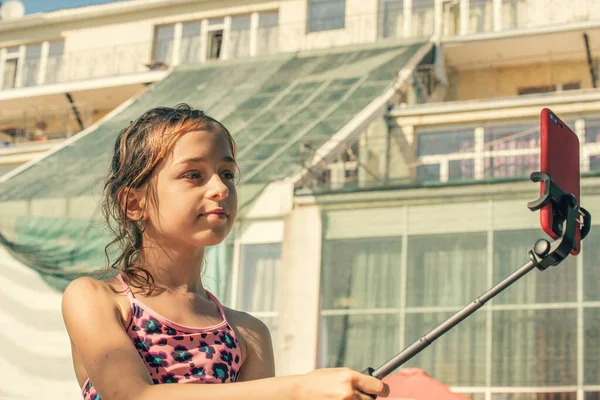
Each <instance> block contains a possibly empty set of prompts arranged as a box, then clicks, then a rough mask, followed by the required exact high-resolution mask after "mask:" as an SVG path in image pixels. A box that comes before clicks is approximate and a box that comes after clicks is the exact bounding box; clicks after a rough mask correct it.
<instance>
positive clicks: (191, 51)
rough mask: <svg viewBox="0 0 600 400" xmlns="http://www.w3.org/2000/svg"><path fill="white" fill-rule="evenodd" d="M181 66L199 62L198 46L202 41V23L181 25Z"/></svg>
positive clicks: (194, 22) (195, 22)
mask: <svg viewBox="0 0 600 400" xmlns="http://www.w3.org/2000/svg"><path fill="white" fill-rule="evenodd" d="M181 25H182V26H181V49H180V56H179V62H180V63H181V64H197V63H199V62H200V44H201V41H202V23H201V22H200V21H191V22H184V23H183V24H181Z"/></svg>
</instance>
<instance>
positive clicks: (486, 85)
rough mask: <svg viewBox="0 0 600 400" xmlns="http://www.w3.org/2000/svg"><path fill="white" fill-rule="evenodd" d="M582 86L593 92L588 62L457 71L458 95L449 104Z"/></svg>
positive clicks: (456, 92)
mask: <svg viewBox="0 0 600 400" xmlns="http://www.w3.org/2000/svg"><path fill="white" fill-rule="evenodd" d="M572 82H579V83H580V86H581V88H582V89H589V88H592V82H591V77H590V72H589V67H588V65H587V62H585V61H583V60H582V61H575V62H564V63H553V62H551V60H549V61H548V62H547V63H538V64H531V65H526V66H518V67H503V68H486V69H480V70H466V71H457V72H456V77H455V80H454V83H455V86H456V87H455V92H454V96H453V97H452V98H449V99H448V100H450V101H452V100H474V99H487V98H493V97H510V96H517V95H518V93H519V90H520V89H524V88H527V87H540V86H550V85H558V84H561V85H563V84H566V83H572Z"/></svg>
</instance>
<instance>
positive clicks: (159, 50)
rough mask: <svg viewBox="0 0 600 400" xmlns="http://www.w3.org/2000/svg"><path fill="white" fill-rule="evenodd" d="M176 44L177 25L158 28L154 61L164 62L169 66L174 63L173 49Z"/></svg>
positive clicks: (153, 53) (153, 54) (153, 55)
mask: <svg viewBox="0 0 600 400" xmlns="http://www.w3.org/2000/svg"><path fill="white" fill-rule="evenodd" d="M174 42H175V25H164V26H158V27H156V33H155V39H154V49H153V52H152V61H155V62H163V63H165V64H167V65H171V64H172V63H173V47H174Z"/></svg>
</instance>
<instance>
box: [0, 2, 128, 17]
mask: <svg viewBox="0 0 600 400" xmlns="http://www.w3.org/2000/svg"><path fill="white" fill-rule="evenodd" d="M1 1H2V0H0V2H1ZM115 1H122V0H21V2H22V3H23V5H25V14H33V13H37V12H42V11H55V10H60V9H63V8H73V7H83V6H89V5H92V4H103V3H114V2H115Z"/></svg>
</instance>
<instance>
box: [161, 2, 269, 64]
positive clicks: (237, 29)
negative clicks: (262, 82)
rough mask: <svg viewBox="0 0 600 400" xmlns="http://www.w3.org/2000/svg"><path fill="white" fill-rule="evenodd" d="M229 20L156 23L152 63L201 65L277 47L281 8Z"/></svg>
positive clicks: (266, 52) (215, 19) (220, 18)
mask: <svg viewBox="0 0 600 400" xmlns="http://www.w3.org/2000/svg"><path fill="white" fill-rule="evenodd" d="M255 17H256V19H254V18H255ZM230 21H231V22H228V18H225V17H219V18H210V19H205V20H196V21H186V22H177V23H174V24H170V25H162V26H157V27H156V28H155V36H154V45H153V47H152V61H153V63H156V64H157V66H160V63H164V64H166V65H167V66H175V65H179V64H198V63H201V62H204V61H206V60H220V59H225V58H239V57H247V56H254V55H256V54H269V53H275V52H276V51H277V50H278V48H279V43H278V41H279V29H278V25H279V12H278V11H264V12H260V13H253V14H242V15H234V16H232V17H231V19H230ZM254 39H255V40H254ZM224 52H225V53H226V54H225V53H224Z"/></svg>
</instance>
